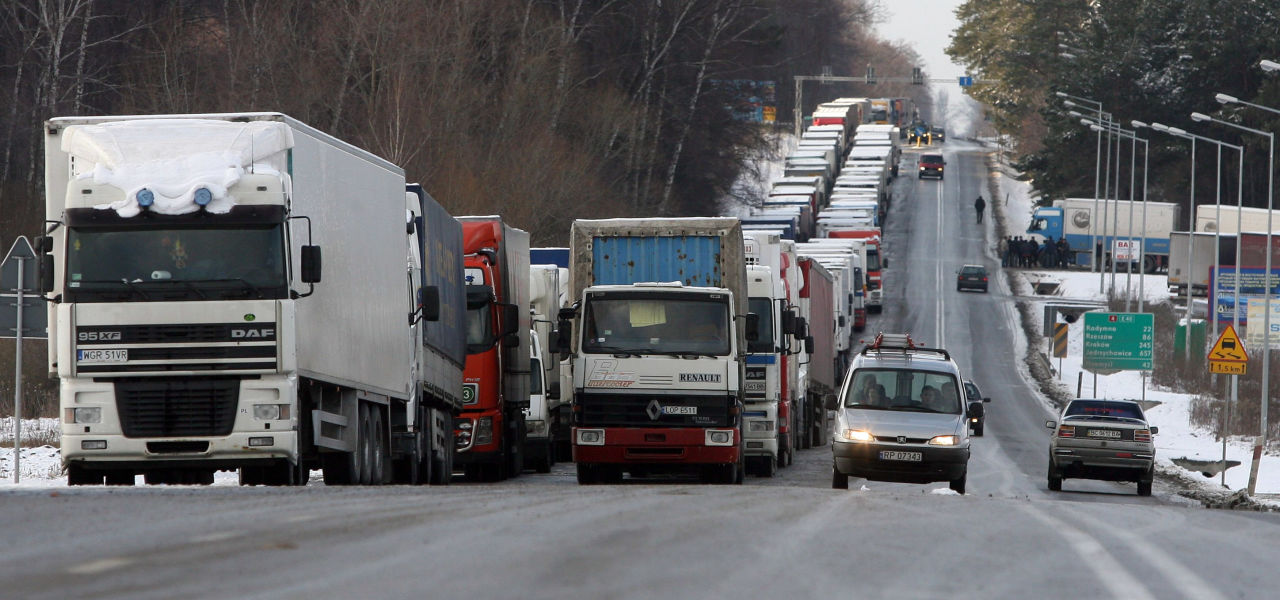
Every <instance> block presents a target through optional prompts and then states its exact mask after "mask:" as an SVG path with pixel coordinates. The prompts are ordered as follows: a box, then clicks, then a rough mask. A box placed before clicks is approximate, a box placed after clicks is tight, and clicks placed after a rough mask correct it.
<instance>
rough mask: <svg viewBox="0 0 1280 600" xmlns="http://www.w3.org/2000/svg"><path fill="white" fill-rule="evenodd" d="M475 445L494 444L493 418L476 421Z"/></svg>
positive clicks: (482, 418) (481, 418)
mask: <svg viewBox="0 0 1280 600" xmlns="http://www.w3.org/2000/svg"><path fill="white" fill-rule="evenodd" d="M475 435H476V437H475V440H476V441H475V445H477V446H483V445H485V444H492V443H493V417H480V418H479V419H476V430H475Z"/></svg>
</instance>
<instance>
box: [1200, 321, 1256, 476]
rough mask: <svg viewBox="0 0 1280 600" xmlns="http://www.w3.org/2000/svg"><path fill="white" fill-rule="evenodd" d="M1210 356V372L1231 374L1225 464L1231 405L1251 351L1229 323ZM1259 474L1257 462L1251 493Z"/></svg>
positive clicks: (1224, 423) (1225, 417)
mask: <svg viewBox="0 0 1280 600" xmlns="http://www.w3.org/2000/svg"><path fill="white" fill-rule="evenodd" d="M1215 320H1216V319H1215ZM1208 358H1209V372H1210V373H1220V374H1225V375H1230V376H1231V400H1230V401H1229V402H1227V405H1226V406H1225V407H1224V408H1223V411H1222V464H1224V465H1225V464H1227V423H1228V422H1229V421H1230V415H1231V407H1232V406H1233V405H1234V404H1235V403H1236V394H1237V392H1238V391H1239V389H1240V388H1239V383H1240V376H1241V375H1244V374H1245V372H1246V371H1247V370H1248V367H1249V352H1248V350H1246V349H1245V347H1244V343H1243V342H1242V341H1241V340H1240V336H1238V335H1236V329H1235V327H1233V326H1231V325H1227V328H1226V329H1224V330H1222V334H1221V335H1219V336H1218V341H1217V342H1215V343H1214V344H1213V348H1211V349H1210V350H1209V357H1208ZM1257 475H1258V469H1257V463H1254V466H1253V467H1252V470H1251V471H1250V474H1249V494H1250V495H1252V494H1253V488H1254V483H1255V482H1256V481H1257ZM1221 483H1222V486H1223V487H1226V485H1227V470H1226V469H1225V468H1224V469H1223V470H1222V482H1221Z"/></svg>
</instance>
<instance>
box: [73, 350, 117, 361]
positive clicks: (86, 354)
mask: <svg viewBox="0 0 1280 600" xmlns="http://www.w3.org/2000/svg"><path fill="white" fill-rule="evenodd" d="M76 362H82V363H122V362H129V351H128V350H125V349H112V350H79V351H77V353H76Z"/></svg>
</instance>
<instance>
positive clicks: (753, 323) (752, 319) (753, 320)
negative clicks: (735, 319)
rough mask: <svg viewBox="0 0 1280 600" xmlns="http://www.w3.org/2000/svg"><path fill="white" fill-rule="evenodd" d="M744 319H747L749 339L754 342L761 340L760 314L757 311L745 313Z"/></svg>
mask: <svg viewBox="0 0 1280 600" xmlns="http://www.w3.org/2000/svg"><path fill="white" fill-rule="evenodd" d="M743 320H744V321H746V327H747V341H748V342H754V341H757V340H759V339H760V331H759V328H760V315H757V314H756V313H747V314H745V315H743Z"/></svg>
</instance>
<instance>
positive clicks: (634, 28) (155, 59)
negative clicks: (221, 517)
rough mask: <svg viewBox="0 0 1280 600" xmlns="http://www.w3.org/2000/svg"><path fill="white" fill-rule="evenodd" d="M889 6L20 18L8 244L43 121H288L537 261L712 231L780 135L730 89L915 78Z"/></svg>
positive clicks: (545, 0) (0, 410) (145, 2)
mask: <svg viewBox="0 0 1280 600" xmlns="http://www.w3.org/2000/svg"><path fill="white" fill-rule="evenodd" d="M876 7H877V3H876V2H874V1H872V0H662V1H661V2H658V1H654V0H6V1H5V2H3V3H0V97H2V98H3V99H4V101H3V102H0V245H3V246H4V247H5V248H7V247H8V245H9V244H10V243H11V241H12V240H13V238H14V236H16V235H22V234H25V235H28V236H34V235H37V234H38V233H39V231H40V223H41V220H42V219H43V214H44V213H43V204H44V198H43V188H42V183H43V182H42V179H43V165H42V162H43V147H42V145H43V134H42V123H43V122H44V121H45V120H46V119H49V118H51V117H57V116H72V115H127V114H151V113H155V114H159V113H183V114H186V113H215V112H246V111H274V112H282V113H286V114H288V115H290V116H293V117H295V118H297V119H300V120H302V121H303V122H306V123H308V124H310V125H312V126H315V127H317V128H319V129H321V130H322V131H325V132H327V133H330V134H333V135H335V136H337V137H339V138H342V139H344V140H346V141H348V142H351V143H353V144H355V145H357V146H360V147H363V148H366V149H368V150H370V151H372V152H374V153H375V154H378V155H380V156H383V157H385V158H387V159H389V160H390V161H392V162H394V163H396V164H399V165H401V166H403V167H404V169H405V172H406V174H407V177H408V178H409V180H410V181H418V182H421V183H422V184H423V185H424V187H426V189H427V190H428V191H429V192H430V193H431V194H432V195H433V196H434V197H435V198H436V199H437V200H438V201H440V202H441V203H442V204H443V205H445V207H446V208H448V209H449V210H450V211H451V212H452V213H453V214H457V215H463V214H495V213H498V214H502V215H503V216H504V217H505V218H506V219H508V220H509V221H510V222H512V223H514V224H515V225H517V226H519V227H521V228H524V229H526V230H528V231H530V233H531V234H532V238H533V239H532V241H533V243H534V244H535V245H557V244H564V243H566V241H567V239H566V238H567V235H568V230H569V222H570V221H571V220H572V219H574V218H592V217H614V216H653V215H693V214H714V213H715V212H716V211H717V210H718V206H717V204H716V202H717V199H719V198H721V197H723V196H725V194H726V193H727V192H728V191H729V189H730V188H731V186H732V185H733V182H734V181H735V179H736V178H737V177H738V176H739V174H740V173H741V172H742V171H743V169H744V168H748V167H749V166H750V164H751V157H753V156H757V155H759V153H760V152H761V151H762V150H763V149H764V148H766V147H767V146H768V144H769V143H770V140H772V139H774V137H775V136H772V135H770V133H771V130H770V129H768V128H762V127H761V126H760V125H759V124H756V123H750V122H747V121H742V120H738V119H735V118H734V116H733V112H732V110H731V109H732V107H733V105H734V103H735V102H738V101H740V100H741V98H739V97H736V95H735V94H734V92H733V91H732V86H729V85H725V84H724V83H723V82H725V81H728V80H735V79H750V80H772V81H776V82H777V83H778V86H777V100H778V105H779V106H778V116H779V119H783V120H786V119H789V118H790V115H791V114H792V113H791V102H792V98H793V89H794V88H793V87H792V77H793V76H795V75H814V74H820V73H821V72H822V70H823V68H824V67H830V68H831V70H832V72H833V73H835V74H837V75H840V74H844V75H848V74H855V73H859V74H860V73H862V72H863V69H865V66H866V65H867V64H876V65H878V70H879V72H881V73H885V74H891V73H901V74H903V75H905V74H907V73H910V67H911V65H912V64H915V63H917V62H918V60H917V59H916V57H915V55H914V53H913V52H912V51H911V50H910V49H909V48H906V47H903V46H901V45H900V44H895V43H889V42H884V41H881V40H878V39H875V38H874V36H873V35H872V34H871V33H870V32H871V27H872V25H873V24H874V23H875V22H876V19H877V18H878V15H877V14H876V10H877V9H876ZM888 88H889V86H884V85H881V86H879V87H878V88H865V87H864V88H863V89H850V87H849V86H823V88H822V89H821V90H817V89H816V88H811V89H809V90H806V96H805V101H806V105H807V106H806V112H808V111H809V110H811V109H812V106H813V103H815V102H817V101H820V100H826V99H830V98H834V97H836V96H837V95H855V94H856V95H877V94H878V95H906V93H905V91H904V90H898V89H888ZM909 91H911V92H915V95H917V96H921V100H922V101H923V100H924V98H923V95H924V91H923V89H922V88H918V87H917V88H916V89H914V90H909ZM815 92H818V93H815ZM43 352H44V350H43V344H42V343H33V344H32V347H31V350H30V351H29V353H28V357H29V358H28V360H27V361H26V365H27V367H28V368H27V369H25V371H26V372H27V379H26V380H27V381H28V382H29V384H31V385H36V386H43V387H45V388H46V391H48V390H51V389H53V388H51V387H48V386H49V385H50V384H48V381H47V380H46V379H45V378H44V377H43V370H44V364H43V362H44V361H43V360H42V358H43ZM31 357H34V358H31ZM3 364H9V365H12V345H5V344H0V365H3ZM10 370H11V369H10ZM6 381H10V380H8V378H7V377H6V378H0V414H8V412H7V410H6V407H7V406H9V405H10V403H11V399H12V390H8V391H6V390H5V389H4V388H5V387H6V383H5V382H6ZM55 404H56V402H55Z"/></svg>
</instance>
